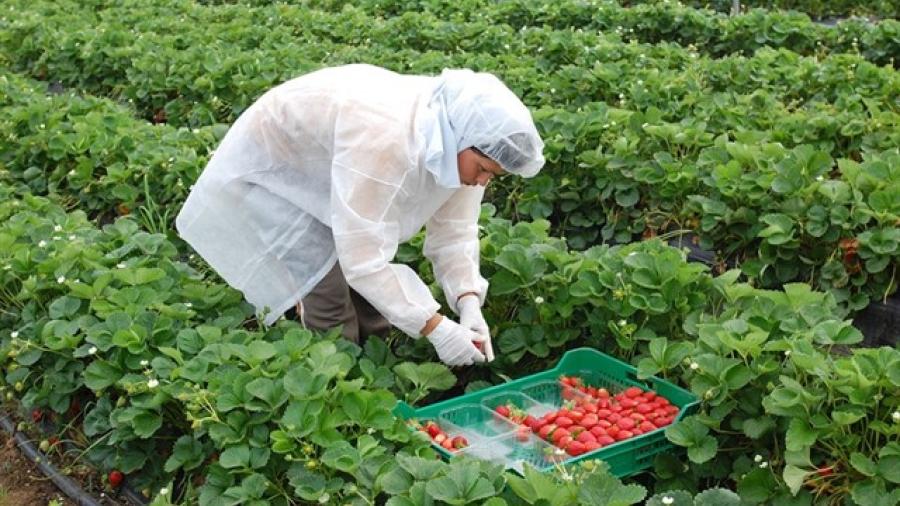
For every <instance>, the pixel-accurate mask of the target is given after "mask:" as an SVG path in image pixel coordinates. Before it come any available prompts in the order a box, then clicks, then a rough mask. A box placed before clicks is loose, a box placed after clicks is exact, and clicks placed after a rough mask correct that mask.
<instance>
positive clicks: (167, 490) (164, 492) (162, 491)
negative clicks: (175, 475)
mask: <svg viewBox="0 0 900 506" xmlns="http://www.w3.org/2000/svg"><path fill="white" fill-rule="evenodd" d="M159 495H169V489H167V488H166V487H163V488H161V489H159Z"/></svg>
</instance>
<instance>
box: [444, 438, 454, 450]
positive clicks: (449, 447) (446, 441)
mask: <svg viewBox="0 0 900 506" xmlns="http://www.w3.org/2000/svg"><path fill="white" fill-rule="evenodd" d="M441 447H442V448H444V449H445V450H456V448H454V447H453V442H452V441H451V440H450V438H444V440H442V441H441Z"/></svg>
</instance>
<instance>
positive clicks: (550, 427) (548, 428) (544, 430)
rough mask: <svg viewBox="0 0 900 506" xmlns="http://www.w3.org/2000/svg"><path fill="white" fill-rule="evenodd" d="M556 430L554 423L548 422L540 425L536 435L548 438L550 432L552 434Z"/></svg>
mask: <svg viewBox="0 0 900 506" xmlns="http://www.w3.org/2000/svg"><path fill="white" fill-rule="evenodd" d="M555 430H556V424H555V423H550V424H547V425H544V426H543V427H541V429H540V430H539V431H538V436H541V437H542V438H543V439H549V438H550V434H552V433H553V432H554V431H555Z"/></svg>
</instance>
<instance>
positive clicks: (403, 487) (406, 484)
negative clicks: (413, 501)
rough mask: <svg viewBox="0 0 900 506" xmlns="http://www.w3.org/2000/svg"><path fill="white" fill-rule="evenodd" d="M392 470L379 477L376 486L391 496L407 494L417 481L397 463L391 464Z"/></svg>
mask: <svg viewBox="0 0 900 506" xmlns="http://www.w3.org/2000/svg"><path fill="white" fill-rule="evenodd" d="M389 466H390V469H389V470H387V471H384V472H382V473H380V474H379V475H378V478H377V479H376V486H377V487H378V488H380V489H381V490H383V491H385V492H387V493H388V494H390V495H400V494H405V493H406V492H408V491H409V489H410V487H412V486H413V483H415V480H413V477H412V475H411V474H409V473H408V472H406V471H405V470H404V469H403V468H402V467H400V466H399V465H397V464H396V463H390V464H389Z"/></svg>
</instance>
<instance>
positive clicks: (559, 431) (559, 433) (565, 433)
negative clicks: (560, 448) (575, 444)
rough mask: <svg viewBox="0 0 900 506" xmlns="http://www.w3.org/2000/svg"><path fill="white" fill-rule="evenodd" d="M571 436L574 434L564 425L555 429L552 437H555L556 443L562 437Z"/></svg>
mask: <svg viewBox="0 0 900 506" xmlns="http://www.w3.org/2000/svg"><path fill="white" fill-rule="evenodd" d="M571 436H572V434H571V433H570V432H569V431H568V430H566V429H565V428H564V427H560V428H558V429H556V430H555V431H553V435H552V436H551V437H552V438H553V442H554V443H558V442H559V440H560V439H562V438H564V437H571Z"/></svg>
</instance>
